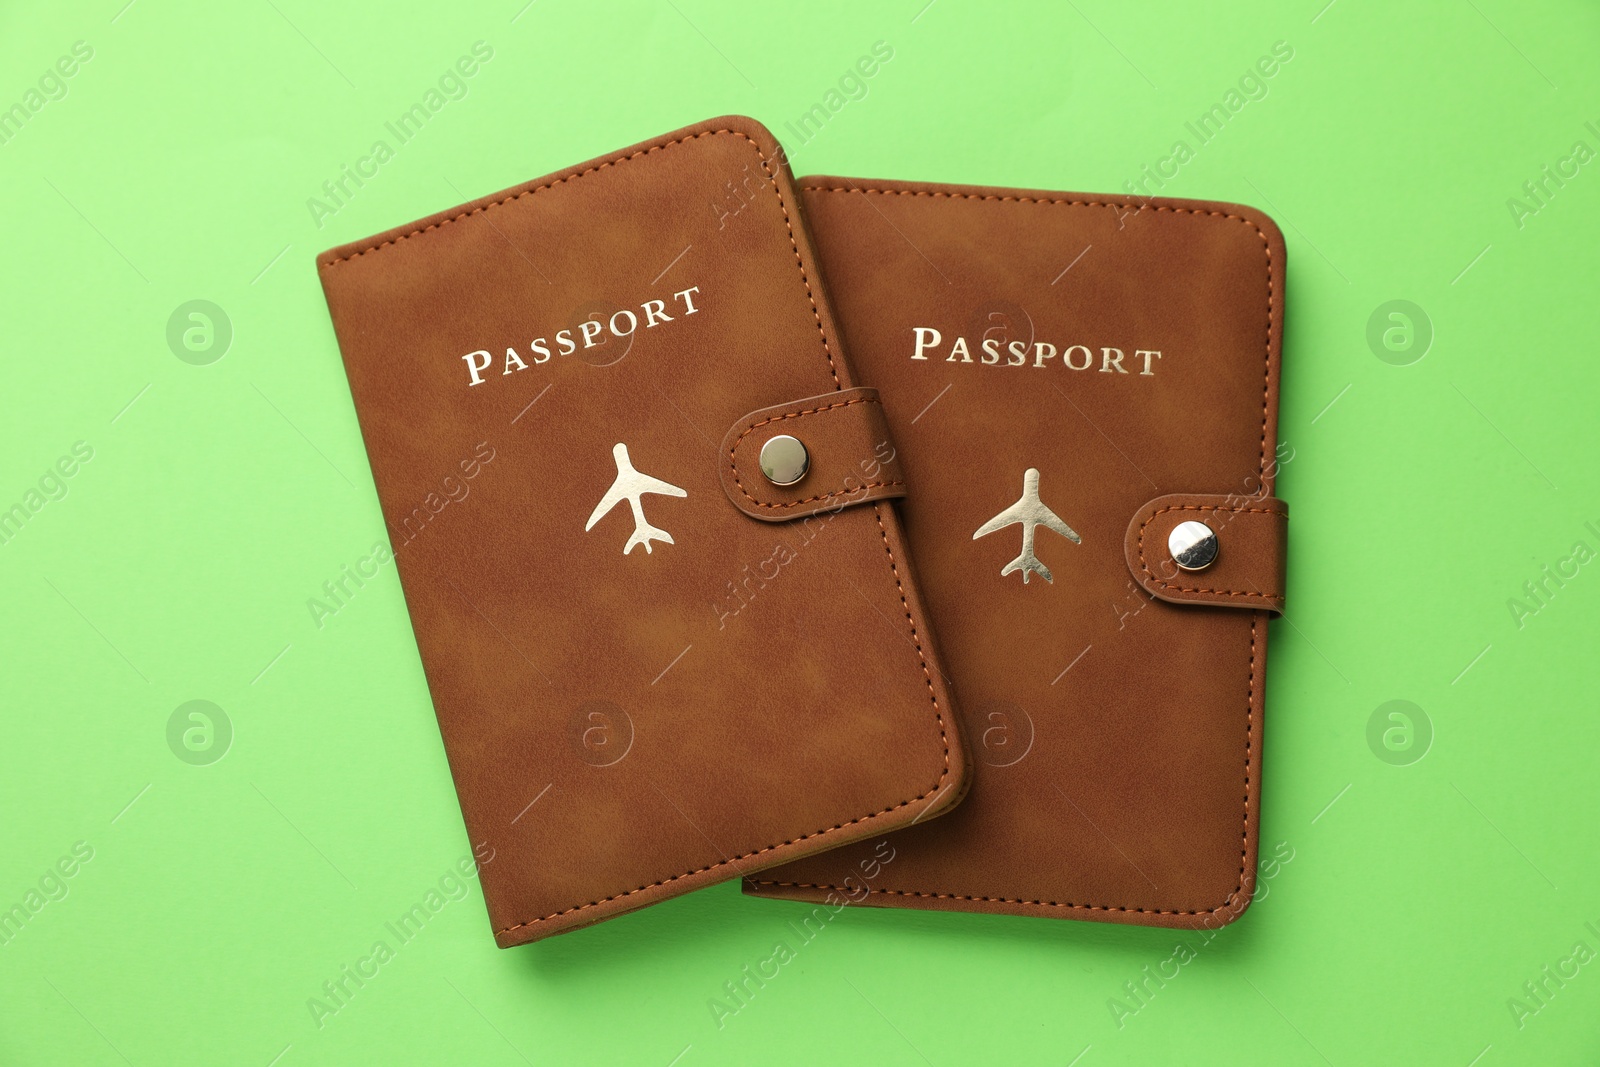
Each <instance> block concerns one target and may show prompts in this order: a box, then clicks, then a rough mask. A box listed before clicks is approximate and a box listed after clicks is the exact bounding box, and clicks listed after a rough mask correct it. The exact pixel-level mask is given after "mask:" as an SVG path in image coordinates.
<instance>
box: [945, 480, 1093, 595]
mask: <svg viewBox="0 0 1600 1067" xmlns="http://www.w3.org/2000/svg"><path fill="white" fill-rule="evenodd" d="M1018 522H1020V523H1022V554H1021V555H1020V556H1018V557H1017V558H1016V559H1014V560H1012V561H1011V562H1010V563H1007V564H1006V565H1005V567H1004V568H1003V569H1002V570H1001V571H1000V576H1001V577H1005V576H1006V575H1008V574H1010V573H1011V572H1012V571H1018V570H1019V571H1021V572H1022V584H1023V585H1027V584H1028V575H1029V573H1030V572H1031V573H1033V574H1037V575H1040V576H1041V577H1042V578H1044V580H1045V581H1047V582H1053V581H1055V579H1054V578H1053V577H1051V575H1050V568H1049V567H1046V566H1045V565H1044V564H1043V563H1040V562H1039V557H1038V556H1035V555H1034V554H1033V533H1034V530H1035V529H1037V528H1038V527H1040V526H1043V527H1044V528H1045V529H1047V530H1054V531H1055V532H1056V533H1058V534H1060V535H1061V536H1062V537H1065V538H1066V539H1067V540H1069V541H1071V542H1072V543H1073V544H1075V545H1076V544H1082V543H1083V539H1082V538H1081V537H1079V536H1078V534H1077V532H1076V531H1074V530H1073V528H1072V527H1070V526H1068V525H1067V524H1066V523H1064V522H1062V521H1061V516H1059V515H1057V514H1056V513H1055V512H1053V511H1051V510H1050V509H1049V508H1047V507H1045V506H1044V504H1043V503H1042V502H1041V501H1040V500H1039V471H1038V468H1036V467H1029V468H1028V470H1027V472H1026V473H1025V474H1023V476H1022V497H1021V498H1020V499H1019V500H1018V501H1017V502H1016V503H1015V504H1012V505H1011V506H1010V507H1009V508H1006V509H1005V510H1004V511H1002V512H1001V513H1000V514H998V515H996V516H995V517H994V518H992V519H990V520H989V521H988V522H986V523H984V524H983V525H982V526H980V527H978V532H977V533H975V534H973V535H972V539H973V540H974V541H976V540H977V539H978V538H980V537H982V536H984V535H985V534H992V533H994V532H995V531H996V530H1003V529H1005V528H1006V527H1007V526H1010V525H1012V524H1013V523H1018Z"/></svg>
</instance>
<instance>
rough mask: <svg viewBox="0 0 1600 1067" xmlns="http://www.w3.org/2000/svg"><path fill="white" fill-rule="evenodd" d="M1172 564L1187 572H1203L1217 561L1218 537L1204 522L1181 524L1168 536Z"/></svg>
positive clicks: (1168, 548) (1168, 549)
mask: <svg viewBox="0 0 1600 1067" xmlns="http://www.w3.org/2000/svg"><path fill="white" fill-rule="evenodd" d="M1167 551H1168V552H1171V553H1172V562H1174V563H1176V564H1177V565H1178V566H1179V567H1181V568H1183V569H1184V570H1186V571H1203V570H1205V569H1206V568H1207V567H1209V566H1211V565H1212V564H1213V563H1215V562H1216V561H1217V535H1216V533H1215V532H1213V531H1212V529H1211V527H1209V526H1207V525H1206V524H1205V523H1203V522H1194V521H1193V520H1191V521H1189V522H1180V523H1178V525H1177V526H1175V527H1173V529H1172V532H1171V533H1170V534H1168V535H1167Z"/></svg>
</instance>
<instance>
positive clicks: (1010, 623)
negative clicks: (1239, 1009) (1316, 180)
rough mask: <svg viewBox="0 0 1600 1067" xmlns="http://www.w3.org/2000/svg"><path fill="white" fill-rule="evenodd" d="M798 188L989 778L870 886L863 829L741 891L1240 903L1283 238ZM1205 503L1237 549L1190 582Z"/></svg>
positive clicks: (1255, 216) (1009, 194) (984, 194)
mask: <svg viewBox="0 0 1600 1067" xmlns="http://www.w3.org/2000/svg"><path fill="white" fill-rule="evenodd" d="M801 184H802V186H803V189H804V193H803V195H804V198H805V208H806V213H807V218H808V222H809V224H810V226H811V229H812V236H813V239H814V240H815V241H816V243H817V250H818V254H819V256H820V258H821V261H822V272H823V275H824V277H825V278H826V280H827V284H828V286H829V289H830V292H832V293H833V296H834V301H835V304H834V306H835V310H836V312H837V313H838V315H839V321H840V323H841V326H842V328H843V330H844V335H845V341H846V343H847V344H848V346H849V348H850V351H851V353H852V356H853V357H854V358H855V360H856V365H857V367H858V369H859V370H860V373H861V376H862V378H863V380H864V381H867V382H869V383H871V384H872V385H874V386H875V387H877V389H878V390H879V391H880V393H881V394H882V397H883V401H884V405H885V411H886V413H887V416H888V422H889V428H890V431H891V433H892V434H893V436H894V439H895V442H896V444H897V445H898V446H899V448H900V450H901V452H900V454H901V460H902V464H903V467H904V470H905V477H906V482H907V486H908V490H909V492H908V495H907V497H906V498H905V500H904V502H903V504H902V505H901V506H902V508H903V511H902V516H903V518H904V520H905V524H906V534H907V538H908V539H909V541H910V543H911V549H912V551H913V553H915V555H916V559H917V565H918V570H919V573H920V574H921V575H922V578H923V592H924V594H925V595H926V597H927V602H928V606H929V611H930V613H931V615H932V616H933V618H934V620H935V625H936V626H937V628H938V630H939V637H940V641H941V647H942V648H943V649H944V652H945V663H946V665H947V667H948V670H949V672H950V678H951V679H952V681H953V686H954V689H955V691H956V694H957V698H958V700H959V702H960V705H961V714H962V715H963V716H964V718H965V720H966V727H967V736H968V737H969V738H970V739H971V740H972V754H973V764H974V774H973V782H972V785H971V790H970V793H969V794H968V796H967V798H966V799H965V801H963V803H962V804H961V806H960V807H958V808H957V809H956V810H955V811H953V812H952V813H951V814H949V815H947V816H944V817H942V818H940V819H938V820H936V821H933V822H929V823H927V824H925V825H919V826H916V827H913V828H911V829H908V830H905V831H903V832H901V833H899V834H896V835H893V836H892V837H891V838H890V843H891V844H892V846H893V849H894V853H895V859H894V861H893V862H892V863H890V864H887V865H885V867H884V870H883V871H882V872H881V873H880V874H879V877H878V878H877V879H876V880H875V881H873V882H872V883H871V884H870V885H868V884H865V883H864V882H863V880H862V879H861V878H860V877H859V876H858V875H857V872H859V871H861V870H865V869H867V868H865V867H863V866H862V864H864V863H868V862H869V861H870V858H871V857H870V853H869V851H868V850H864V849H861V848H853V849H852V848H847V849H843V850H840V851H838V852H832V853H828V854H825V855H819V856H812V857H810V858H808V859H805V860H801V861H798V862H795V863H790V864H786V865H784V866H782V867H779V868H776V869H773V870H768V871H766V872H764V873H762V874H760V875H758V876H756V877H753V878H748V879H747V880H746V883H745V887H746V890H747V891H749V892H754V893H760V894H765V895H770V896H781V897H791V898H801V899H808V900H810V899H819V898H823V897H825V896H826V895H827V894H828V893H829V892H840V891H847V890H852V889H853V890H857V891H859V892H864V893H865V901H864V902H866V903H870V904H878V905H885V906H895V907H915V908H938V909H947V910H960V911H983V912H1005V913H1011V914H1021V915H1048V916H1057V917H1063V918H1079V919H1096V920H1101V921H1110V922H1124V923H1143V924H1150V925H1160V926H1204V925H1216V924H1221V923H1224V922H1227V921H1229V920H1231V919H1232V918H1235V917H1237V916H1238V915H1239V914H1240V913H1241V912H1242V911H1243V910H1244V908H1245V907H1246V906H1247V905H1248V903H1249V900H1250V895H1251V892H1252V889H1253V887H1254V882H1255V867H1256V832H1257V824H1258V819H1259V815H1260V810H1261V740H1262V695H1263V692H1264V686H1265V677H1266V676H1265V671H1266V655H1267V620H1268V618H1269V616H1270V615H1271V614H1272V613H1273V612H1275V611H1281V609H1282V594H1283V544H1284V524H1285V519H1286V515H1287V512H1286V509H1285V508H1284V506H1283V505H1282V502H1281V501H1277V500H1275V499H1274V498H1273V495H1272V486H1273V480H1274V476H1275V474H1276V471H1277V466H1278V462H1279V459H1280V457H1279V456H1278V455H1277V437H1276V435H1277V400H1278V357H1279V346H1280V342H1281V338H1282V334H1283V293H1284V247H1283V240H1282V237H1281V235H1280V234H1279V232H1278V229H1277V227H1275V226H1274V225H1273V224H1272V222H1271V221H1270V220H1269V219H1267V218H1266V217H1265V216H1263V215H1262V214H1261V213H1259V212H1257V211H1254V210H1251V209H1249V208H1243V207H1238V206H1234V205H1229V204H1217V203H1203V202H1198V201H1180V200H1149V201H1144V202H1121V201H1119V200H1118V199H1117V198H1107V197H1097V196H1087V195H1076V194H1066V193H1044V192H1024V191H1019V190H1014V189H987V188H972V187H957V186H938V185H925V184H911V183H903V182H874V181H865V180H854V179H843V178H815V179H805V180H803V181H802V183H801ZM1040 505H1042V508H1043V509H1046V510H1040ZM1019 520H1021V521H1019ZM1186 520H1199V521H1202V522H1204V523H1205V524H1207V525H1208V526H1210V527H1211V528H1212V529H1213V531H1214V533H1215V535H1216V538H1217V541H1218V543H1219V546H1220V548H1219V552H1218V555H1217V557H1216V560H1215V562H1214V563H1213V564H1212V565H1211V566H1210V567H1209V568H1207V569H1206V570H1204V571H1200V572H1197V573H1189V572H1185V571H1181V570H1179V569H1178V568H1177V567H1176V566H1175V565H1174V563H1173V560H1172V559H1171V556H1170V553H1169V551H1168V535H1169V534H1170V533H1171V532H1172V530H1173V529H1174V528H1175V527H1176V526H1177V525H1178V524H1179V523H1181V522H1183V521H1186ZM1019 547H1020V549H1021V551H1020V552H1019ZM980 742H981V743H980Z"/></svg>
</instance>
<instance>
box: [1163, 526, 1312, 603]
mask: <svg viewBox="0 0 1600 1067" xmlns="http://www.w3.org/2000/svg"><path fill="white" fill-rule="evenodd" d="M1169 511H1211V512H1217V511H1224V512H1227V513H1228V514H1229V515H1282V514H1283V512H1282V511H1279V510H1277V509H1276V508H1230V507H1225V506H1223V505H1220V504H1168V505H1167V506H1166V507H1164V508H1160V509H1158V510H1156V511H1152V512H1151V513H1150V514H1149V515H1148V516H1147V517H1146V518H1145V520H1144V522H1142V523H1140V524H1139V569H1140V570H1142V571H1144V573H1145V574H1147V575H1149V576H1150V581H1151V582H1152V583H1153V584H1155V585H1159V586H1160V587H1161V588H1162V589H1165V590H1166V591H1167V592H1169V593H1210V594H1215V595H1217V596H1236V597H1254V598H1258V599H1261V600H1274V601H1278V600H1282V599H1283V595H1282V594H1280V593H1259V592H1253V591H1251V590H1247V589H1201V588H1199V587H1196V586H1187V585H1173V584H1172V583H1170V582H1168V581H1167V580H1166V579H1165V578H1162V577H1160V576H1158V575H1157V574H1156V573H1155V572H1154V571H1152V570H1151V569H1150V564H1149V563H1147V562H1145V558H1144V532H1145V530H1146V529H1147V528H1148V527H1149V526H1150V524H1151V523H1152V522H1155V521H1156V516H1158V515H1165V514H1166V513H1167V512H1169Z"/></svg>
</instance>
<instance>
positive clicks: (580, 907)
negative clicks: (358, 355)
mask: <svg viewBox="0 0 1600 1067" xmlns="http://www.w3.org/2000/svg"><path fill="white" fill-rule="evenodd" d="M722 133H731V134H733V135H734V136H736V137H739V138H741V139H743V140H744V141H745V142H746V143H748V144H749V145H750V147H751V148H753V149H754V150H755V153H756V155H757V157H759V158H760V160H761V167H762V169H763V170H765V171H766V172H767V174H768V175H769V176H772V171H771V170H770V169H769V160H768V159H767V156H766V153H764V152H762V151H761V146H760V145H758V144H756V142H755V141H754V140H753V139H752V138H750V137H749V136H747V135H745V134H744V133H741V132H740V131H738V130H728V129H717V130H704V131H702V132H700V133H697V134H691V135H689V136H688V137H680V138H677V139H675V140H671V141H667V142H664V143H662V144H659V145H652V146H651V147H649V148H645V149H640V150H638V151H636V152H632V153H630V154H628V155H624V156H619V157H617V158H615V159H611V160H607V161H606V162H604V163H601V164H599V165H597V166H594V167H590V168H589V169H587V170H584V171H580V172H579V173H577V174H574V175H569V176H568V177H566V178H558V179H557V180H556V181H553V182H549V183H547V184H545V185H540V186H535V187H534V188H532V189H527V190H524V191H523V192H520V193H516V194H514V195H512V196H508V197H506V198H505V199H503V200H497V201H494V202H493V203H492V204H488V205H485V206H484V207H482V208H474V209H473V210H471V211H466V212H462V213H461V214H460V215H455V216H452V217H451V218H448V219H445V220H444V222H441V223H435V224H433V225H430V226H424V227H422V228H421V229H417V230H413V231H411V232H410V233H407V234H404V235H402V236H401V237H398V238H393V239H391V240H387V241H382V242H380V243H379V244H377V245H374V246H372V247H371V248H366V249H362V250H361V251H359V252H354V253H351V255H349V256H346V257H343V259H353V258H355V257H356V256H358V255H365V254H367V253H368V252H373V251H376V250H378V249H381V248H383V247H384V246H386V245H392V244H396V243H397V242H399V241H401V240H404V239H405V238H407V237H414V236H416V235H417V234H419V233H423V232H425V231H427V230H430V229H436V228H438V227H439V226H442V225H444V224H445V223H449V222H454V221H456V220H457V219H462V218H466V217H467V216H468V215H474V214H477V213H479V212H481V211H487V210H488V209H489V208H490V207H494V206H496V205H499V204H503V203H506V202H507V201H510V200H516V199H519V198H521V197H524V196H529V195H532V194H533V193H536V192H538V191H539V190H541V189H547V188H550V187H551V186H554V185H558V184H560V183H561V182H565V181H571V180H572V179H573V178H581V177H583V176H584V175H586V174H593V173H595V172H596V171H599V170H604V169H605V168H606V167H609V166H612V165H614V164H616V163H620V162H625V161H627V160H630V159H635V158H637V157H639V156H643V155H648V154H649V153H651V152H657V151H660V150H662V149H664V148H666V147H668V146H670V145H675V144H680V143H682V142H684V141H688V140H698V139H699V138H701V137H708V136H712V135H714V134H722ZM771 188H772V192H773V195H774V196H776V197H777V198H778V207H779V208H780V209H781V210H782V212H783V221H784V226H785V227H786V228H787V229H788V231H789V245H790V247H791V248H793V249H794V258H795V265H796V267H797V268H798V269H799V271H800V281H801V284H802V285H804V286H805V290H806V298H807V299H808V300H809V301H810V303H811V315H812V317H813V318H814V319H815V320H816V323H817V333H818V334H819V335H820V337H821V339H822V351H823V354H824V355H825V356H826V357H827V359H828V372H829V374H830V375H831V376H832V378H833V382H834V385H835V386H836V387H838V388H843V385H842V383H840V381H839V374H838V370H837V368H836V367H835V365H834V362H833V352H832V350H831V349H830V348H829V346H828V336H827V333H826V332H825V331H824V330H823V328H822V317H821V315H820V314H819V313H818V311H817V303H816V299H815V298H814V296H813V295H812V291H811V282H810V279H809V278H808V277H807V276H806V266H805V261H804V260H803V259H802V258H801V256H800V246H799V244H798V242H796V240H795V236H794V227H793V225H792V223H791V221H790V218H789V208H788V205H787V204H785V203H784V199H783V192H782V190H780V189H779V188H778V185H777V182H776V181H774V182H773V183H772V186H771ZM343 259H340V260H334V261H332V263H338V262H343ZM332 263H330V264H329V266H331V265H332ZM873 511H874V512H875V513H876V512H877V511H878V508H877V506H876V505H874V507H873ZM878 530H879V533H880V535H881V536H882V538H883V547H884V552H885V553H886V554H887V555H888V557H889V573H890V574H891V575H893V577H894V582H895V587H896V589H898V590H899V592H900V603H901V604H902V605H904V606H905V609H906V622H907V625H908V626H909V627H910V629H911V638H912V645H913V647H914V648H915V649H916V651H917V661H918V663H920V664H921V666H922V674H923V678H924V681H925V684H926V685H927V687H928V700H929V701H930V702H931V703H932V704H933V714H934V720H935V721H936V722H937V723H938V725H939V743H940V745H941V746H942V747H943V750H944V770H942V771H941V772H940V773H939V777H938V779H937V780H936V781H935V782H934V784H933V786H932V787H930V788H929V789H928V790H927V791H925V792H923V793H922V794H920V795H919V796H915V797H912V798H911V799H910V800H902V801H901V802H900V803H898V804H893V805H890V806H889V807H886V808H882V809H880V810H878V811H875V812H873V813H872V814H870V815H861V816H857V817H856V818H854V819H850V820H848V821H846V822H841V823H835V824H834V825H833V826H829V827H826V828H824V829H821V830H813V831H811V832H810V833H807V834H801V835H800V836H799V837H793V838H790V839H789V840H787V841H781V842H779V843H777V844H773V845H767V846H766V847H764V848H758V849H755V850H753V851H751V852H746V853H744V854H743V855H739V856H734V857H732V858H730V859H726V860H720V861H718V862H717V863H713V864H709V865H707V866H704V867H698V868H696V869H694V870H692V871H685V872H683V873H682V874H675V875H673V876H672V877H670V878H663V879H661V880H660V881H656V882H651V883H650V884H649V885H642V886H638V887H637V888H634V889H628V890H624V891H623V892H621V893H614V894H612V895H611V896H609V897H602V898H601V899H599V900H591V901H589V902H588V903H586V904H577V905H574V906H573V907H570V908H564V909H562V910H561V911H557V912H552V913H551V914H549V915H541V916H540V917H539V918H537V919H529V920H527V921H526V922H520V923H515V924H513V925H511V926H506V927H502V928H500V929H497V930H495V933H496V934H497V935H498V934H507V933H510V932H511V931H513V930H522V929H526V928H527V927H530V926H534V925H537V924H539V923H542V922H548V921H549V920H551V919H557V918H560V917H562V916H564V915H571V914H572V913H574V912H579V911H585V910H587V909H589V908H593V907H598V906H600V905H601V904H607V903H610V902H611V901H613V900H621V899H623V898H624V897H629V896H632V895H633V894H635V893H642V892H645V891H646V890H649V889H655V888H657V887H659V886H663V885H668V884H670V883H672V882H676V881H678V880H680V879H683V878H689V877H692V876H694V875H697V874H704V873H705V872H707V871H713V870H716V869H717V868H719V867H726V866H728V865H730V864H734V863H739V862H741V861H743V860H747V859H750V858H751V857H754V856H760V855H762V854H764V853H767V852H771V851H773V850H774V849H778V848H783V847H785V846H788V845H793V844H796V843H798V842H801V841H807V840H810V839H811V838H813V837H818V836H820V835H822V834H828V833H832V832H833V831H835V830H840V829H843V828H844V827H846V826H854V825H856V824H857V823H862V822H867V821H869V820H871V819H876V818H878V817H880V816H882V815H887V814H889V813H890V812H893V811H898V810H900V809H901V808H904V807H907V806H909V805H911V804H915V803H917V802H918V801H919V800H925V799H926V798H928V797H930V796H933V795H934V794H936V793H937V792H938V791H939V789H940V787H941V786H942V784H943V782H944V780H945V779H946V778H948V777H950V737H949V734H948V733H947V732H946V730H945V726H944V713H943V711H942V710H941V709H940V707H939V695H938V692H937V691H936V690H935V689H934V685H933V675H932V673H931V672H930V671H929V669H928V660H927V656H926V654H925V652H924V651H923V648H922V640H921V637H920V635H919V634H918V633H917V625H916V620H915V619H914V618H913V617H912V615H911V607H910V605H909V604H908V603H907V602H906V595H905V586H904V585H903V584H902V583H901V580H900V569H899V567H897V566H896V564H895V561H894V552H893V550H892V549H891V548H890V547H889V535H888V531H887V530H886V529H884V526H883V516H882V514H878Z"/></svg>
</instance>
